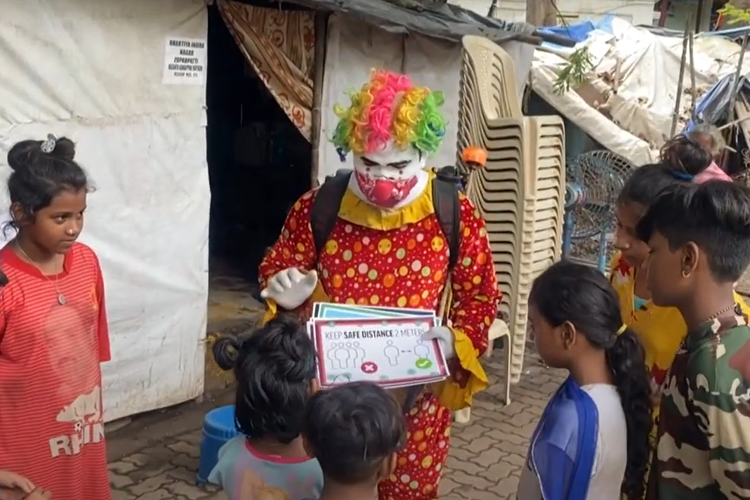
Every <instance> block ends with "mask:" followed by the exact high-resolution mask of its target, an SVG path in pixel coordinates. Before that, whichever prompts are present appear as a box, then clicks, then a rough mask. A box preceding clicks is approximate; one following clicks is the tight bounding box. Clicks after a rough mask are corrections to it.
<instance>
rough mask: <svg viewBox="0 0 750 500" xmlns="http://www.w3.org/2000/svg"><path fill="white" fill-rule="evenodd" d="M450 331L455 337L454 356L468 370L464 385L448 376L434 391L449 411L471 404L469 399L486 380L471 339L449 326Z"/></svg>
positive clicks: (485, 385) (481, 387)
mask: <svg viewBox="0 0 750 500" xmlns="http://www.w3.org/2000/svg"><path fill="white" fill-rule="evenodd" d="M451 331H452V332H453V335H454V336H455V339H456V340H455V342H454V344H453V347H454V349H455V351H456V358H457V359H458V362H459V364H460V365H461V368H463V369H464V370H466V371H467V372H468V380H467V381H466V384H465V386H464V387H461V385H459V384H458V383H457V382H456V381H455V380H453V378H449V379H447V380H445V381H444V382H443V383H442V385H441V387H439V389H438V390H437V391H436V392H437V394H438V399H439V400H440V404H442V405H443V406H445V407H446V408H448V409H449V410H451V411H457V410H461V409H463V408H466V407H468V406H471V399H472V398H473V397H474V395H475V394H477V393H479V392H482V391H483V390H485V389H486V388H487V385H488V382H487V374H486V373H485V371H484V368H482V365H481V364H480V363H479V356H478V355H477V351H476V349H475V348H474V344H473V343H472V342H471V339H470V338H469V337H468V336H467V335H466V334H465V333H464V332H462V331H461V330H457V329H455V328H451Z"/></svg>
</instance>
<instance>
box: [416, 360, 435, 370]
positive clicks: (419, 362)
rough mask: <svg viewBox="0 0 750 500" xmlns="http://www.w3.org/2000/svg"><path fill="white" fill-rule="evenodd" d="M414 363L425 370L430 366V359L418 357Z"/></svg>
mask: <svg viewBox="0 0 750 500" xmlns="http://www.w3.org/2000/svg"><path fill="white" fill-rule="evenodd" d="M416 365H417V368H419V369H420V370H427V369H429V368H432V361H430V360H429V359H427V358H419V359H418V360H417V363H416Z"/></svg>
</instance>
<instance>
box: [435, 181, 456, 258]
mask: <svg viewBox="0 0 750 500" xmlns="http://www.w3.org/2000/svg"><path fill="white" fill-rule="evenodd" d="M458 192H459V187H458V184H457V183H456V182H453V179H447V178H442V177H441V176H440V174H438V175H437V176H436V177H435V179H434V180H433V182H432V204H433V205H434V206H435V215H436V216H437V219H438V221H439V222H440V228H441V229H442V230H443V235H444V236H445V239H446V240H448V250H449V252H450V253H449V255H448V272H451V271H453V268H455V267H456V264H457V263H458V251H459V248H460V246H461V234H460V233H461V207H460V206H459V201H458Z"/></svg>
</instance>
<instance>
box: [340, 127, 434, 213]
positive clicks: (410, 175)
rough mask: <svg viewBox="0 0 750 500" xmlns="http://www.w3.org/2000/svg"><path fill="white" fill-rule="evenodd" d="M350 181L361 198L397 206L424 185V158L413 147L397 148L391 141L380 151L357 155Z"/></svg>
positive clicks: (426, 175)
mask: <svg viewBox="0 0 750 500" xmlns="http://www.w3.org/2000/svg"><path fill="white" fill-rule="evenodd" d="M353 160H354V161H353V163H354V175H353V176H352V180H351V182H350V183H349V187H350V188H351V189H352V191H353V192H354V193H355V194H356V195H357V196H358V197H359V198H360V199H362V200H363V201H366V202H367V203H369V204H371V205H374V206H376V207H380V208H385V209H397V208H401V207H403V206H406V205H408V204H409V203H411V202H412V201H414V200H415V199H416V198H417V197H418V196H419V195H420V194H422V192H423V191H424V189H425V187H427V181H428V180H429V175H428V174H427V172H426V171H425V170H424V167H425V163H426V158H425V155H424V154H420V153H419V151H418V150H417V149H416V148H413V147H409V148H407V149H400V148H399V147H398V146H396V145H395V144H394V143H393V141H389V142H388V144H387V146H386V147H385V148H383V149H382V150H380V151H374V152H372V153H365V154H363V155H356V156H354V159H353Z"/></svg>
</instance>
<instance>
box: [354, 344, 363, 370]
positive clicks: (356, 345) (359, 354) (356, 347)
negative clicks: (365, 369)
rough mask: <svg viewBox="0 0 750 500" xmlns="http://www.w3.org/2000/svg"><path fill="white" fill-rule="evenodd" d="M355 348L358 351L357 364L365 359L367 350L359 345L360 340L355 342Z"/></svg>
mask: <svg viewBox="0 0 750 500" xmlns="http://www.w3.org/2000/svg"><path fill="white" fill-rule="evenodd" d="M354 350H355V351H356V352H357V363H356V364H357V365H359V363H361V362H363V361H364V360H365V356H366V353H365V350H364V349H362V348H361V347H360V346H359V342H354Z"/></svg>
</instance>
